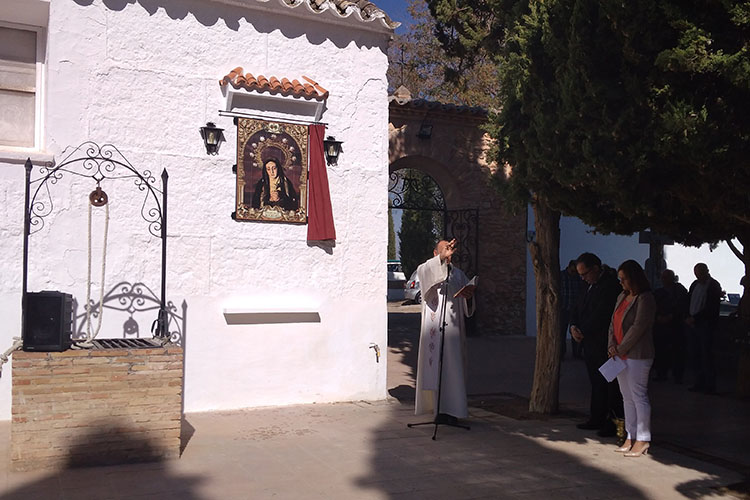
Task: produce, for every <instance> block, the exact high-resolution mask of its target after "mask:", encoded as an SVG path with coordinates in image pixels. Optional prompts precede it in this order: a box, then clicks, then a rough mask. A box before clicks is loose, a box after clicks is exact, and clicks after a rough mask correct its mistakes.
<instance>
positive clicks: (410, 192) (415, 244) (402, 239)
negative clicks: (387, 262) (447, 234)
mask: <svg viewBox="0 0 750 500" xmlns="http://www.w3.org/2000/svg"><path fill="white" fill-rule="evenodd" d="M402 172H403V177H404V179H407V182H409V181H413V185H414V186H419V187H420V188H419V189H406V190H405V192H404V199H403V203H404V206H407V207H432V206H433V205H434V201H433V196H434V195H435V192H434V190H436V189H439V188H438V186H437V184H435V183H434V182H433V181H432V179H431V178H429V176H427V175H426V174H424V173H422V172H420V171H418V170H411V169H405V170H403V171H402ZM442 234H443V220H442V212H439V211H434V210H413V209H405V210H403V212H402V215H401V229H399V231H398V237H399V243H400V245H399V258H400V260H401V266H402V268H403V269H404V274H405V275H406V277H407V278H409V276H411V273H413V272H414V271H415V270H416V269H417V267H419V265H420V264H421V263H422V262H424V261H425V260H427V259H429V258H430V257H432V251H433V249H434V248H435V243H436V242H437V241H438V239H440V238H441V237H442Z"/></svg>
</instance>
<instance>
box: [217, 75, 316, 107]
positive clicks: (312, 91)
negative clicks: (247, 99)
mask: <svg viewBox="0 0 750 500" xmlns="http://www.w3.org/2000/svg"><path fill="white" fill-rule="evenodd" d="M302 78H303V79H304V80H305V82H306V83H300V82H299V80H291V81H290V80H289V79H288V78H282V79H281V80H279V79H278V78H276V77H275V76H271V77H266V76H263V75H258V76H253V74H252V73H245V74H243V69H242V68H241V67H237V68H234V69H233V70H232V71H230V72H229V73H227V74H226V75H224V78H222V79H221V80H219V85H221V86H222V87H223V86H225V85H231V86H232V87H234V88H235V89H245V90H255V91H257V92H269V93H271V94H281V95H285V96H286V95H292V96H294V97H304V98H305V99H315V100H318V101H322V100H324V99H327V98H328V91H327V90H326V89H324V88H323V87H321V86H320V85H318V82H316V81H315V80H312V79H310V78H308V77H306V76H303V77H302Z"/></svg>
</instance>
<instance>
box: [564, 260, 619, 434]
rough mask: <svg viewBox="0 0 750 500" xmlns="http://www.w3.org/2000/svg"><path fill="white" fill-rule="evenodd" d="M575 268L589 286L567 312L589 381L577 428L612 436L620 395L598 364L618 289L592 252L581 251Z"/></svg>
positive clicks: (614, 278) (604, 355) (613, 275)
mask: <svg viewBox="0 0 750 500" xmlns="http://www.w3.org/2000/svg"><path fill="white" fill-rule="evenodd" d="M576 270H577V271H578V275H579V276H580V277H581V279H582V280H583V281H585V282H586V283H588V285H589V286H588V290H587V291H586V293H584V294H583V295H582V296H581V297H580V300H579V301H578V304H577V305H576V307H575V308H574V309H573V311H572V313H571V319H570V324H571V327H570V334H571V335H572V336H573V339H574V340H576V341H577V342H581V343H582V344H583V357H584V359H585V361H586V371H587V372H588V376H589V382H590V383H591V407H590V411H591V414H590V416H589V419H588V421H586V422H584V423H581V424H578V428H579V429H598V430H599V432H598V434H599V435H600V436H614V435H615V424H614V423H613V422H612V420H610V418H609V417H610V416H612V415H611V414H614V416H616V417H622V416H623V408H622V394H621V393H620V388H619V386H618V385H617V381H616V380H614V381H612V382H609V383H608V382H607V380H606V379H605V378H604V377H603V376H602V374H601V373H600V372H599V367H600V366H601V365H603V364H604V362H605V361H607V341H608V335H609V322H610V320H611V318H612V312H613V311H614V308H615V302H616V301H617V296H618V295H620V292H621V291H622V288H621V287H620V283H619V281H618V280H617V274H616V273H615V272H614V270H613V269H611V268H606V269H605V268H604V267H603V266H602V261H601V260H600V259H599V257H597V256H596V255H594V254H593V253H588V252H587V253H583V254H581V256H580V257H578V259H577V261H576Z"/></svg>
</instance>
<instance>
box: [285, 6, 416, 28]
mask: <svg viewBox="0 0 750 500" xmlns="http://www.w3.org/2000/svg"><path fill="white" fill-rule="evenodd" d="M279 1H280V2H282V3H284V4H285V5H286V6H288V7H292V8H294V7H298V6H300V5H306V6H307V8H309V9H310V10H311V11H312V12H315V13H316V14H319V13H321V12H325V11H326V10H331V12H333V13H334V14H336V15H337V16H338V17H342V18H343V17H349V16H354V17H355V18H356V19H359V20H360V21H362V22H365V23H370V22H376V21H380V23H382V25H383V26H384V27H386V28H388V29H392V30H393V29H396V28H398V27H399V26H401V23H399V22H396V21H393V20H392V19H391V18H390V17H388V14H386V13H385V12H384V11H383V10H382V9H380V8H379V7H378V6H377V5H375V4H374V3H372V2H370V1H368V0H279Z"/></svg>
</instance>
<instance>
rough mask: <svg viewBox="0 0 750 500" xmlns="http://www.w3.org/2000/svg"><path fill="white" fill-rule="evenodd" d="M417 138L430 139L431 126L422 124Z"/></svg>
mask: <svg viewBox="0 0 750 500" xmlns="http://www.w3.org/2000/svg"><path fill="white" fill-rule="evenodd" d="M417 137H419V138H420V139H429V138H430V137H432V124H431V123H428V122H422V124H421V125H420V126H419V131H418V132H417Z"/></svg>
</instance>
